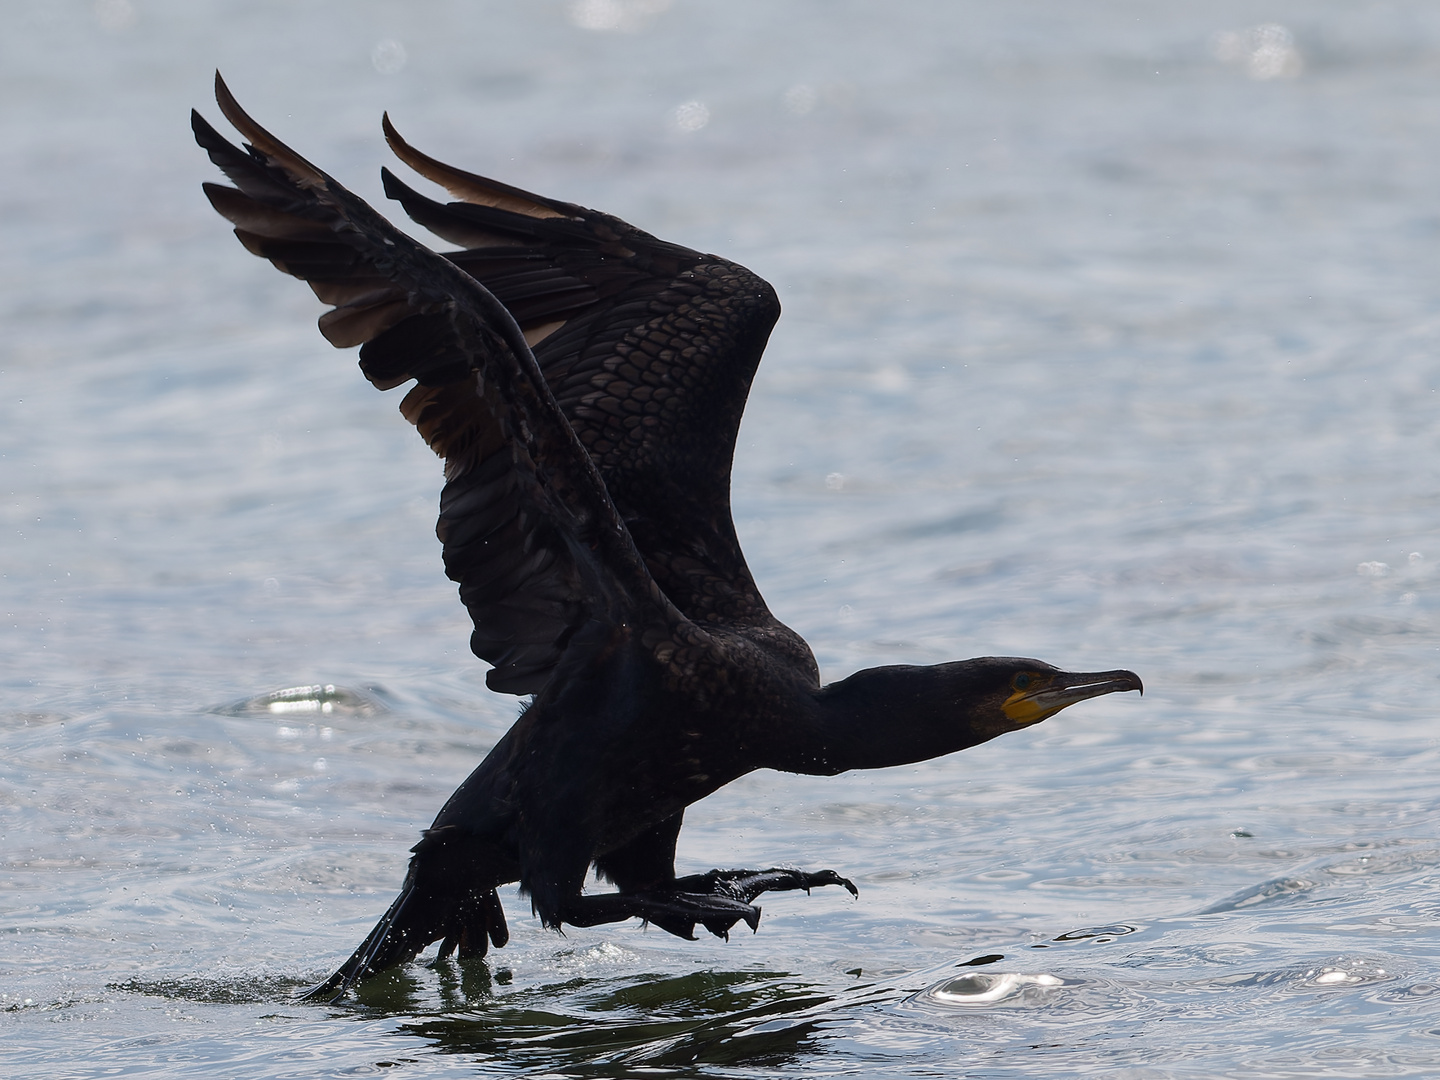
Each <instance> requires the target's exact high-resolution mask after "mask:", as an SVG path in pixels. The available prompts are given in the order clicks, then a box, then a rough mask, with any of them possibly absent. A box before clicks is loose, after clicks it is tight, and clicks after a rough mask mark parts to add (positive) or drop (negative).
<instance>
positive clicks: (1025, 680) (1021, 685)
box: [1011, 671, 1030, 690]
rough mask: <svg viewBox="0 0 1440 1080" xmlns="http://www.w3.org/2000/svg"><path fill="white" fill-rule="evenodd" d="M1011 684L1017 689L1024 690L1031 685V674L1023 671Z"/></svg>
mask: <svg viewBox="0 0 1440 1080" xmlns="http://www.w3.org/2000/svg"><path fill="white" fill-rule="evenodd" d="M1011 685H1012V686H1014V687H1015V689H1016V690H1024V689H1025V688H1026V687H1027V686H1029V685H1030V676H1029V675H1028V674H1027V673H1025V672H1023V671H1022V672H1021V673H1020V674H1019V675H1016V676H1015V679H1014V681H1013V682H1012V683H1011Z"/></svg>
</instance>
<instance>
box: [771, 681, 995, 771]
mask: <svg viewBox="0 0 1440 1080" xmlns="http://www.w3.org/2000/svg"><path fill="white" fill-rule="evenodd" d="M958 666H959V665H956V664H940V665H937V666H934V667H910V666H896V667H881V668H868V669H866V670H864V671H858V672H856V673H855V674H854V675H851V676H850V677H849V678H848V679H843V680H841V681H840V682H837V683H831V684H830V685H829V686H827V687H825V688H824V689H822V690H821V691H820V692H819V693H818V694H817V695H816V696H815V699H814V701H815V712H814V714H813V715H812V719H811V722H810V723H808V724H806V725H804V732H805V737H804V739H803V744H804V745H797V746H795V747H793V748H791V751H790V753H789V754H787V757H790V758H791V760H789V761H788V762H787V763H786V765H785V766H783V767H784V768H785V769H786V770H787V771H790V772H803V773H815V774H820V775H826V776H828V775H833V774H834V773H839V772H845V771H846V770H848V769H883V768H888V767H889V766H891V765H908V764H911V763H912V762H916V761H926V760H929V759H930V758H934V757H940V756H941V755H943V754H952V753H954V752H955V751H957V750H964V749H965V748H966V747H967V746H974V745H976V744H977V743H982V742H985V741H986V740H987V739H992V738H994V737H995V736H996V735H999V734H1000V732H1001V730H1002V729H1000V728H992V729H990V730H986V729H985V726H984V725H980V724H977V723H976V722H975V721H974V719H973V716H972V711H971V708H970V707H969V705H968V704H967V702H966V699H965V696H964V694H963V693H962V692H961V691H962V685H961V682H962V681H963V680H957V679H956V672H955V670H954V669H955V668H957V667H958Z"/></svg>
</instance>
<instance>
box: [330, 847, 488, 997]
mask: <svg viewBox="0 0 1440 1080" xmlns="http://www.w3.org/2000/svg"><path fill="white" fill-rule="evenodd" d="M467 839H469V838H467V837H464V836H463V835H462V834H460V833H459V830H457V829H455V828H454V827H453V826H452V827H449V828H440V829H430V830H428V831H426V833H425V835H424V837H423V838H422V839H421V841H420V843H418V844H416V845H415V846H414V847H413V848H412V849H411V850H412V851H413V852H414V855H413V857H412V858H411V859H410V869H409V872H408V873H406V875H405V885H404V886H403V887H402V888H401V890H400V895H399V896H397V897H396V898H395V902H394V903H392V904H391V905H390V909H389V910H388V911H386V912H385V914H384V915H383V916H381V918H380V921H379V922H378V923H376V924H375V928H374V929H373V930H371V931H370V933H369V935H367V936H366V938H365V940H364V941H362V942H361V943H360V947H359V948H358V949H356V950H355V952H354V953H353V954H351V956H350V959H349V960H347V961H345V963H344V964H342V965H341V967H340V968H339V970H337V971H336V972H335V973H334V974H333V975H331V976H330V977H329V978H328V979H326V980H325V981H324V982H322V983H320V984H318V985H317V986H313V987H311V988H310V989H309V990H307V991H306V992H305V993H304V994H303V995H302V1000H305V1001H334V1000H335V999H336V998H339V997H341V996H342V995H343V994H344V993H345V992H346V991H347V990H349V989H350V988H351V987H352V986H354V985H355V984H356V983H358V982H360V981H361V980H363V979H366V978H368V977H369V976H371V975H373V974H375V973H376V972H379V971H383V970H385V969H386V968H389V967H394V966H395V965H396V964H403V963H406V962H407V961H409V960H413V959H415V957H416V956H418V955H419V954H420V953H421V952H422V951H424V949H425V947H426V946H428V945H429V944H430V943H431V942H434V941H439V942H440V943H441V945H440V956H439V958H440V959H442V960H443V959H444V958H445V957H447V956H450V955H451V954H452V953H455V952H456V951H457V950H458V952H459V955H460V958H461V959H462V960H463V959H467V958H469V957H472V956H475V957H478V956H484V955H485V954H486V953H487V952H488V951H489V950H490V946H491V945H494V946H495V947H496V948H497V949H499V948H502V947H503V946H504V945H505V943H506V942H507V941H509V940H510V930H509V928H508V927H507V926H506V925H505V911H504V909H503V908H502V907H501V906H500V897H499V894H497V893H496V891H495V885H494V882H493V879H492V878H488V877H487V876H482V875H478V874H477V873H476V872H475V871H476V869H477V867H476V866H475V860H474V851H473V847H472V844H471V843H467V842H466V841H467Z"/></svg>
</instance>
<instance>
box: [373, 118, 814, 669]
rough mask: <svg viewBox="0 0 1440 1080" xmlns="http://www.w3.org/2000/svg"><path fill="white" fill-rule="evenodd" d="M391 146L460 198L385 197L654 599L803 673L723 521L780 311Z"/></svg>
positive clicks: (736, 273) (574, 211) (711, 272)
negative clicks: (610, 525) (576, 464)
mask: <svg viewBox="0 0 1440 1080" xmlns="http://www.w3.org/2000/svg"><path fill="white" fill-rule="evenodd" d="M384 127H385V135H386V138H387V139H388V140H389V142H390V146H391V148H392V149H393V150H394V151H395V153H396V154H397V155H398V156H399V157H400V159H401V160H402V161H404V162H405V163H406V164H407V165H409V166H410V167H411V168H413V169H414V170H415V171H416V172H418V173H420V174H421V175H422V176H424V177H426V178H427V179H429V180H432V181H434V182H435V183H437V184H439V185H440V186H442V187H444V188H446V189H447V190H448V191H449V192H450V194H451V195H453V196H454V197H455V198H456V199H457V200H459V201H456V202H451V203H449V204H448V205H442V204H441V203H438V202H435V201H433V200H431V199H428V198H425V197H424V196H422V195H420V194H419V193H418V192H416V191H414V190H412V189H411V188H409V187H407V186H406V185H404V184H403V183H401V182H400V181H399V180H398V179H396V178H395V176H394V175H392V174H390V173H389V172H388V171H386V173H385V174H384V179H385V189H386V193H387V194H388V195H390V196H391V197H392V198H394V199H397V200H399V202H400V203H401V205H402V206H404V207H405V210H406V212H407V213H409V215H410V216H411V218H413V219H414V220H415V221H416V222H418V223H419V224H421V225H424V226H425V227H426V228H427V229H429V230H431V231H432V232H434V233H436V234H437V235H438V236H440V237H441V238H443V239H445V240H448V241H450V242H451V243H454V244H458V245H461V246H462V247H463V248H464V249H465V250H463V251H458V252H450V253H448V254H447V255H446V257H447V258H449V259H451V260H453V261H454V262H455V264H456V265H458V266H460V267H461V268H462V269H464V270H465V272H466V273H468V274H469V275H471V276H472V277H474V278H475V279H476V280H477V281H479V282H481V283H482V284H484V285H485V287H486V288H487V289H489V290H490V291H491V292H492V293H494V294H495V296H496V298H497V299H499V300H500V302H501V303H503V304H504V305H505V306H506V307H507V308H509V309H510V311H511V313H512V314H514V316H515V318H516V321H517V322H518V323H519V324H520V326H521V327H522V329H523V330H524V332H525V335H526V337H527V339H528V340H529V341H530V342H531V343H532V345H533V346H534V350H535V356H536V359H537V360H538V361H539V363H540V367H541V369H542V370H543V371H544V373H545V379H546V381H547V382H548V383H549V386H550V389H551V392H552V393H553V394H554V395H555V399H556V401H557V402H558V403H559V405H560V408H561V410H562V411H563V412H564V413H565V416H566V418H567V419H568V420H569V422H570V425H571V427H572V428H573V429H574V431H575V433H576V435H577V436H578V437H579V439H580V441H581V442H582V443H583V444H584V446H585V448H586V449H587V450H588V451H589V452H590V455H591V457H592V458H593V459H594V461H595V464H596V465H597V466H598V468H599V469H600V473H601V475H602V476H603V478H604V480H605V485H606V488H607V490H608V491H609V493H610V496H611V498H612V499H613V500H614V503H615V506H616V508H617V509H618V510H619V512H620V514H621V516H622V517H623V518H624V520H625V522H626V524H627V525H628V526H629V528H630V531H631V534H632V536H633V537H634V539H635V544H636V546H637V548H638V549H639V550H640V552H641V554H642V555H643V557H644V558H645V560H646V563H647V565H648V566H649V568H650V571H651V573H652V574H653V575H654V577H655V579H656V580H657V581H658V582H659V583H660V586H661V587H662V588H663V589H664V591H665V594H666V595H667V596H668V597H669V598H670V599H671V600H672V601H673V602H674V603H675V605H676V606H677V607H678V608H679V609H680V610H681V611H683V612H684V613H685V614H686V616H687V617H689V618H691V619H693V620H695V621H696V622H697V623H699V624H701V625H725V626H727V627H730V628H734V629H741V630H742V632H747V631H748V634H749V636H752V637H768V638H769V639H770V641H771V644H772V646H773V645H780V646H781V647H782V651H786V652H793V653H794V654H795V655H796V657H797V658H799V659H801V660H802V661H803V662H804V663H806V664H810V665H813V660H811V659H810V656H809V650H808V648H806V646H805V645H804V643H803V642H802V641H801V640H800V639H799V638H798V637H797V636H795V635H794V634H792V633H791V632H790V631H789V630H788V629H787V628H785V627H783V626H782V625H781V624H780V623H778V622H776V621H775V619H774V618H773V616H771V614H770V612H769V611H768V610H767V609H766V607H765V604H764V601H763V600H762V599H761V597H760V594H759V591H758V589H757V588H756V586H755V582H754V580H753V578H752V577H751V575H750V571H749V569H748V568H747V567H746V565H745V560H744V556H743V555H742V554H741V551H740V544H739V541H738V540H737V539H736V536H735V528H734V525H733V524H732V521H731V516H730V466H731V460H732V458H733V456H734V450H735V436H736V431H737V430H738V428H739V425H740V415H741V413H742V411H743V410H744V408H745V398H746V395H747V394H748V393H749V390H750V382H751V379H752V378H753V376H754V373H755V368H756V365H757V364H759V362H760V354H761V352H762V351H763V350H764V348H765V343H766V340H767V339H768V337H769V335H770V330H771V328H772V327H773V326H774V324H775V320H776V319H777V318H778V317H779V314H780V305H779V302H778V300H777V299H776V297H775V292H774V290H773V289H772V288H771V287H770V286H769V285H768V284H767V283H766V282H765V281H763V280H761V279H760V278H759V277H758V276H756V275H755V274H753V273H751V272H750V271H749V270H747V269H745V268H744V267H743V266H738V265H736V264H735V263H731V262H727V261H725V260H723V259H720V258H717V257H716V256H713V255H702V254H700V253H699V252H696V251H692V250H690V249H688V248H684V247H681V246H679V245H676V244H671V243H667V242H665V241H663V240H659V239H657V238H655V237H653V236H651V235H649V234H648V233H644V232H641V231H640V230H639V229H636V228H634V227H633V226H631V225H628V224H626V223H625V222H623V221H621V220H619V219H618V218H614V217H611V216H609V215H607V214H602V213H598V212H596V211H594V210H587V209H584V208H583V207H579V206H575V205H573V204H570V203H564V202H559V201H556V200H552V199H547V198H544V197H543V196H539V195H534V194H532V193H530V192H527V191H521V190H520V189H518V188H513V187H510V186H508V185H505V184H500V183H497V182H496V181H494V180H489V179H486V178H485V177H481V176H475V175H473V174H471V173H466V172H462V171H460V170H459V169H455V168H452V167H450V166H448V165H444V164H442V163H441V162H439V161H436V160H435V159H434V158H431V157H428V156H427V155H425V154H422V153H420V152H419V151H418V150H415V149H414V148H413V147H411V146H409V145H408V144H407V143H406V142H405V141H404V140H403V139H401V138H400V136H399V135H398V134H397V133H396V131H395V129H394V127H392V126H391V124H390V122H389V118H388V117H387V118H386V120H385V124H384Z"/></svg>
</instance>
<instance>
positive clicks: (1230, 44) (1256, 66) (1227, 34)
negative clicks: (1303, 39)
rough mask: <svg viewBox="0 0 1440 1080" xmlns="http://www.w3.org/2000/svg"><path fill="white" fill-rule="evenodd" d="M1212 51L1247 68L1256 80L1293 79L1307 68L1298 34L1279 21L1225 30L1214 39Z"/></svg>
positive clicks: (1228, 61) (1223, 59)
mask: <svg viewBox="0 0 1440 1080" xmlns="http://www.w3.org/2000/svg"><path fill="white" fill-rule="evenodd" d="M1211 51H1212V52H1213V53H1214V55H1215V59H1217V60H1219V61H1220V62H1221V63H1222V64H1229V65H1231V66H1234V67H1239V68H1243V69H1244V70H1245V73H1246V74H1247V75H1249V76H1250V78H1252V79H1257V80H1262V81H1264V80H1269V79H1293V78H1295V77H1296V76H1298V75H1299V74H1300V73H1301V72H1302V71H1304V70H1305V61H1304V58H1303V57H1302V56H1301V55H1300V49H1299V48H1298V47H1297V46H1296V44H1295V35H1294V34H1292V33H1291V32H1290V30H1289V29H1288V28H1287V27H1284V26H1281V25H1280V24H1279V23H1263V24H1261V25H1260V26H1252V27H1250V28H1249V29H1247V30H1223V31H1221V32H1220V33H1218V34H1216V35H1215V36H1214V38H1212V39H1211Z"/></svg>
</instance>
